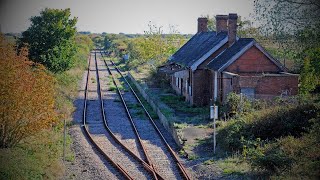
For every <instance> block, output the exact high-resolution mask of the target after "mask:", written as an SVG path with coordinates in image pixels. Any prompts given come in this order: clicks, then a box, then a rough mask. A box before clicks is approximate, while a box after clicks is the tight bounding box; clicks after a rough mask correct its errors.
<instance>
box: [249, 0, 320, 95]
mask: <svg viewBox="0 0 320 180" xmlns="http://www.w3.org/2000/svg"><path fill="white" fill-rule="evenodd" d="M254 6H255V14H256V20H257V21H259V22H260V23H261V29H262V32H263V33H265V34H266V35H268V36H269V37H273V39H274V41H275V42H277V43H279V44H280V47H281V48H282V49H284V50H285V51H286V52H295V60H296V64H297V65H298V67H299V70H300V72H301V81H302V84H301V86H300V87H301V88H300V89H301V92H302V93H307V92H310V91H312V90H314V89H315V87H316V86H319V85H320V83H319V82H320V81H319V80H320V76H319V74H320V61H319V49H320V20H319V17H320V1H319V0H255V1H254ZM310 77H312V78H313V79H312V80H310Z"/></svg>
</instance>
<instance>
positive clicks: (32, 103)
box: [0, 34, 57, 148]
mask: <svg viewBox="0 0 320 180" xmlns="http://www.w3.org/2000/svg"><path fill="white" fill-rule="evenodd" d="M0 76H1V78H0V148H9V147H13V146H15V145H16V144H17V143H19V142H20V141H21V140H23V139H24V138H26V137H29V136H31V135H34V134H36V133H37V132H39V131H41V130H43V129H46V128H50V127H51V126H52V125H53V124H54V123H55V122H56V120H57V119H56V117H57V116H56V113H55V110H54V78H53V77H52V76H50V75H49V74H48V73H47V72H46V70H45V68H44V67H43V66H42V65H40V64H35V63H33V62H31V61H29V59H28V51H27V49H26V48H22V49H21V50H20V51H19V53H18V54H17V52H16V50H15V48H14V46H12V45H10V44H8V43H7V42H6V41H5V38H4V37H3V36H2V35H1V34H0Z"/></svg>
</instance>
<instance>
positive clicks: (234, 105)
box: [226, 93, 252, 114]
mask: <svg viewBox="0 0 320 180" xmlns="http://www.w3.org/2000/svg"><path fill="white" fill-rule="evenodd" d="M226 106H227V109H228V113H229V114H239V113H242V112H250V111H251V110H252V107H251V102H250V100H249V99H248V98H247V97H246V96H244V95H242V97H241V95H239V94H236V93H230V94H228V96H227V101H226Z"/></svg>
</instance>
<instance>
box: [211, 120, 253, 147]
mask: <svg viewBox="0 0 320 180" xmlns="http://www.w3.org/2000/svg"><path fill="white" fill-rule="evenodd" d="M246 126H247V124H246V122H245V121H244V120H231V121H229V122H228V124H227V125H226V126H224V127H222V128H221V129H220V130H219V132H218V134H217V139H218V143H219V147H221V148H222V149H224V150H226V151H230V152H234V151H238V150H241V149H242V145H243V144H242V142H241V137H247V136H248V134H247V132H246V131H245V129H246Z"/></svg>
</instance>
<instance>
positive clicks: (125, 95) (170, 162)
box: [100, 52, 191, 179]
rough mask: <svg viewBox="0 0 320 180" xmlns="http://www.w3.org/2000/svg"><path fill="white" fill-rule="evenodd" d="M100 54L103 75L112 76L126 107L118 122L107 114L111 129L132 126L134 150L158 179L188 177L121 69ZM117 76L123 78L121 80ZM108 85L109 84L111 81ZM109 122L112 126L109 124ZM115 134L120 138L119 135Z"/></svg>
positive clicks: (121, 130) (119, 131) (121, 131)
mask: <svg viewBox="0 0 320 180" xmlns="http://www.w3.org/2000/svg"><path fill="white" fill-rule="evenodd" d="M100 54H101V57H102V58H103V62H104V64H105V66H106V67H107V71H108V75H105V77H106V78H109V79H110V78H111V79H112V83H113V85H114V86H115V89H116V91H117V94H118V96H119V100H118V101H120V102H121V103H122V108H124V109H125V112H126V116H127V120H125V119H123V120H122V121H121V123H120V122H115V121H112V120H113V118H108V123H109V126H110V128H111V129H112V130H113V132H115V131H116V132H118V133H119V134H124V132H123V131H124V130H123V129H119V127H122V126H124V127H126V128H125V130H126V131H128V129H131V130H132V132H134V135H135V136H136V139H137V141H136V142H138V143H137V144H135V146H133V149H135V153H136V154H137V155H140V157H141V158H145V160H146V162H147V163H148V164H149V165H150V166H151V167H152V168H153V170H154V172H155V173H156V174H157V176H158V177H160V178H161V179H162V178H163V179H191V178H190V177H189V175H188V174H187V171H186V169H185V168H184V166H183V165H182V163H180V161H179V159H178V157H177V156H176V154H175V152H174V151H173V150H172V148H171V147H170V146H169V144H168V142H167V141H166V139H165V138H164V136H163V135H162V133H161V132H160V130H159V128H158V127H157V125H156V124H155V122H154V120H153V119H152V117H151V116H150V114H149V112H148V111H147V110H146V108H145V107H144V105H143V104H142V102H141V100H140V99H139V97H138V96H137V94H136V93H135V91H134V90H133V88H132V87H131V85H130V84H129V82H128V81H127V80H126V78H125V77H124V76H123V74H122V73H121V71H120V70H119V69H118V68H117V67H116V65H115V64H114V63H113V62H112V61H109V62H107V61H106V60H105V59H104V57H103V54H102V53H101V52H100ZM119 79H122V81H120V80H119ZM109 85H111V84H110V82H109ZM120 88H121V89H120ZM106 92H108V91H106ZM109 96H110V94H109ZM113 96H115V94H113ZM106 97H108V94H106ZM107 99H108V98H107ZM108 104H110V103H108ZM118 106H119V105H118ZM110 108H111V107H110ZM106 109H108V108H106ZM107 114H108V113H107ZM119 123H120V124H121V125H119ZM112 125H114V126H115V127H114V128H112V127H111V126H112ZM129 126H130V127H129ZM118 136H119V137H120V138H121V135H118ZM132 136H133V135H132V134H131V137H132ZM127 145H130V143H129V142H128V143H127ZM139 147H140V148H141V149H142V152H143V154H141V153H139V151H138V149H139Z"/></svg>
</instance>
